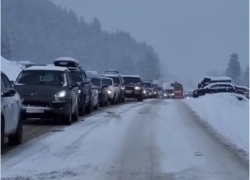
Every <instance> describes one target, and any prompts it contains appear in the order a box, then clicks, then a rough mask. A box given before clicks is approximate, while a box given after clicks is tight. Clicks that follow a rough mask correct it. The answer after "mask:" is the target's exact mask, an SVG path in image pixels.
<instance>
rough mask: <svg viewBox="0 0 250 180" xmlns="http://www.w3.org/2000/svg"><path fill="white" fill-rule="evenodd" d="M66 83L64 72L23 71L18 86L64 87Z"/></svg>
mask: <svg viewBox="0 0 250 180" xmlns="http://www.w3.org/2000/svg"><path fill="white" fill-rule="evenodd" d="M64 83H65V79H64V72H61V71H47V70H39V71H38V70H36V71H23V72H22V73H21V74H20V75H19V77H18V79H17V81H16V85H21V84H22V85H38V84H39V85H63V84H64Z"/></svg>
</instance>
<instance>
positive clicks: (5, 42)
mask: <svg viewBox="0 0 250 180" xmlns="http://www.w3.org/2000/svg"><path fill="white" fill-rule="evenodd" d="M1 56H3V57H4V58H6V59H9V60H10V59H11V58H12V51H11V43H10V36H9V34H8V32H7V31H6V30H5V29H4V28H2V29H1Z"/></svg>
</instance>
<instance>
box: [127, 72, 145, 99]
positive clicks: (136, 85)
mask: <svg viewBox="0 0 250 180" xmlns="http://www.w3.org/2000/svg"><path fill="white" fill-rule="evenodd" d="M122 77H123V79H124V85H125V97H126V98H136V99H137V100H138V101H143V90H144V88H143V82H142V80H141V77H140V76H139V75H122Z"/></svg>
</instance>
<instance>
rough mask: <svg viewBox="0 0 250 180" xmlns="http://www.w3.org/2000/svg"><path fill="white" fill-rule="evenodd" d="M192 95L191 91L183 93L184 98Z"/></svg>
mask: <svg viewBox="0 0 250 180" xmlns="http://www.w3.org/2000/svg"><path fill="white" fill-rule="evenodd" d="M192 97H193V92H187V93H185V94H184V98H185V99H189V98H192Z"/></svg>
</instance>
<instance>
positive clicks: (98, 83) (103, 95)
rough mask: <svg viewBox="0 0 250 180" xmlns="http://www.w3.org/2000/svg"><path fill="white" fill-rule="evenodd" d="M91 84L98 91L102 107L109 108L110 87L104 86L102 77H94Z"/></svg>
mask: <svg viewBox="0 0 250 180" xmlns="http://www.w3.org/2000/svg"><path fill="white" fill-rule="evenodd" d="M91 82H92V84H93V85H94V86H95V87H96V88H97V90H98V100H99V105H100V107H103V106H107V105H108V92H107V88H108V85H106V84H103V81H102V78H101V77H92V78H91Z"/></svg>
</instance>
